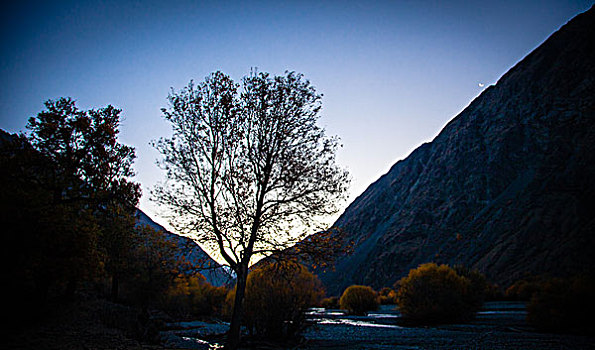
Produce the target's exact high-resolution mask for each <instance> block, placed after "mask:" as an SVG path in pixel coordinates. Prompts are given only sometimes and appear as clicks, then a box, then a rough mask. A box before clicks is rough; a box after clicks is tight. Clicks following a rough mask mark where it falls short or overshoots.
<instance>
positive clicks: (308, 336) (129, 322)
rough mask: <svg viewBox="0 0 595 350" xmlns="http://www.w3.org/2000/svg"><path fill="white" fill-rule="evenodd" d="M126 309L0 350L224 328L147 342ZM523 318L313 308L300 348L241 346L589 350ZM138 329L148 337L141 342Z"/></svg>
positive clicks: (52, 318)
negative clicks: (446, 318)
mask: <svg viewBox="0 0 595 350" xmlns="http://www.w3.org/2000/svg"><path fill="white" fill-rule="evenodd" d="M129 312H131V311H130V309H128V308H126V307H123V306H121V305H117V304H111V303H108V302H105V301H96V302H92V303H88V302H87V303H75V304H72V305H70V306H68V307H66V308H61V310H60V312H57V310H54V315H52V314H50V315H49V316H48V317H47V318H46V319H45V321H44V322H38V323H37V324H35V323H33V324H31V325H30V326H29V327H26V330H23V329H21V330H18V329H11V328H5V329H4V332H3V333H5V334H4V335H3V336H2V339H3V341H2V342H1V343H0V348H2V349H151V350H153V349H155V350H156V349H217V348H221V344H222V343H223V336H222V335H221V334H222V333H224V332H225V331H226V330H227V327H228V324H226V323H223V322H216V321H213V322H204V321H193V322H161V323H160V324H159V328H160V332H159V333H158V334H157V335H158V337H159V339H160V342H159V343H152V342H151V341H149V340H150V338H151V336H150V334H151V332H153V330H152V329H151V327H140V326H139V325H138V314H133V313H131V314H130V315H125V316H124V317H117V318H116V317H113V315H114V314H118V315H120V316H122V314H123V313H124V314H126V313H129ZM525 316H526V310H525V307H524V304H522V303H517V302H495V303H487V304H486V305H485V307H484V309H483V310H482V311H481V312H480V313H479V314H478V316H477V318H476V320H474V321H473V322H470V323H468V324H458V325H445V326H435V327H403V326H401V325H399V323H400V315H399V313H398V311H395V310H394V307H393V306H383V307H382V308H381V309H380V310H379V311H377V312H373V313H370V314H368V315H367V316H360V317H356V316H347V315H345V314H344V313H343V312H342V311H340V310H324V309H313V310H312V311H311V312H310V314H309V316H308V317H309V319H310V321H311V322H312V324H313V326H312V327H310V328H309V329H308V330H307V331H306V332H305V333H304V339H303V341H302V342H301V343H299V344H293V345H291V346H286V347H282V346H279V345H276V344H273V343H270V344H269V343H266V342H260V343H258V344H250V345H247V346H246V347H244V349H283V348H288V349H304V350H314V349H328V350H330V349H337V350H339V349H340V350H349V349H495V350H496V349H535V350H537V349H540V350H541V349H545V350H548V349H552V350H553V349H556V350H564V349H569V350H570V349H573V350H574V349H595V337H593V336H591V337H589V336H579V335H568V334H566V335H564V334H549V333H539V332H536V331H534V330H533V329H531V328H530V327H529V326H527V324H526V322H525ZM114 320H118V321H114ZM139 331H140V332H145V333H146V338H145V340H142V339H143V335H142V334H140V336H139V333H138V332H139ZM155 331H156V330H155ZM135 339H141V340H140V341H139V340H135Z"/></svg>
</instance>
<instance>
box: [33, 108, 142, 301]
mask: <svg viewBox="0 0 595 350" xmlns="http://www.w3.org/2000/svg"><path fill="white" fill-rule="evenodd" d="M45 106H46V110H44V111H42V112H40V113H39V114H38V115H37V116H36V117H32V118H30V119H29V123H28V124H27V128H28V129H30V130H31V134H30V136H29V139H30V141H31V144H32V145H33V147H34V149H35V150H37V151H38V152H39V153H40V154H41V156H43V157H45V158H46V159H48V160H50V161H51V163H52V167H51V168H52V169H53V172H52V174H51V180H50V181H48V182H47V183H46V186H48V187H49V190H50V191H51V193H52V204H53V205H57V206H60V205H68V206H69V208H71V210H74V211H80V212H82V211H85V212H89V213H91V215H93V217H94V218H95V220H96V222H97V224H98V225H99V227H100V234H99V236H98V237H97V240H98V243H99V252H100V253H102V256H103V258H104V260H105V267H106V270H107V272H108V273H109V274H110V275H111V277H112V298H114V299H116V298H117V296H118V285H119V278H120V275H121V272H122V269H123V265H124V260H125V258H126V254H127V252H129V251H130V249H131V244H132V233H133V230H134V219H133V214H134V212H135V210H136V209H135V208H136V205H137V203H138V200H139V198H140V185H139V184H137V183H133V182H131V181H129V180H128V178H129V177H131V176H132V175H134V172H133V169H132V163H133V161H134V158H135V154H134V148H132V147H129V146H126V145H122V144H120V143H119V142H118V140H117V136H118V132H119V130H118V128H119V124H120V113H121V110H119V109H116V108H114V107H113V106H111V105H110V106H107V107H105V108H101V109H96V110H94V109H92V110H88V111H81V110H79V109H78V108H77V107H76V104H75V101H74V100H72V99H70V98H60V99H59V100H57V101H51V100H50V101H47V102H46V103H45ZM75 231H76V228H75ZM75 282H76V280H73V281H72V282H71V284H72V287H73V288H74V283H75Z"/></svg>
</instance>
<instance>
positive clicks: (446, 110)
mask: <svg viewBox="0 0 595 350" xmlns="http://www.w3.org/2000/svg"><path fill="white" fill-rule="evenodd" d="M592 4H593V1H554V0H544V1H518V0H517V1H507V0H504V1H423V0H420V1H383V2H382V1H378V2H374V1H308V0H302V1H203V2H201V1H122V0H120V1H43V2H32V1H11V2H4V4H3V5H0V8H1V11H0V17H1V20H0V42H1V45H0V50H1V58H2V59H1V61H0V62H1V63H0V79H1V80H0V81H1V83H2V84H0V128H2V129H4V130H6V131H8V132H11V133H14V132H20V131H23V132H26V129H25V125H26V123H27V119H28V118H29V117H31V116H34V115H36V114H37V113H38V112H40V111H41V110H43V108H44V106H43V102H44V101H46V100H48V99H57V98H59V97H62V96H70V97H72V98H74V99H75V100H76V101H77V105H78V106H79V108H81V109H90V108H101V107H105V106H107V105H108V104H112V105H114V106H116V107H118V108H121V109H122V110H123V112H122V115H123V117H124V120H123V122H122V125H121V133H120V140H121V142H123V143H125V144H128V145H131V146H134V147H135V148H136V154H137V157H138V158H137V160H136V162H135V170H136V172H137V175H136V176H135V178H134V180H135V181H138V182H140V183H141V184H142V189H143V197H142V199H141V202H140V208H141V209H142V210H143V211H145V212H146V213H147V214H148V215H149V216H150V217H152V218H153V219H154V220H155V221H157V222H159V223H161V224H163V225H165V226H166V227H167V226H168V225H167V223H166V222H165V220H164V219H163V218H162V217H160V215H159V213H160V211H161V209H160V208H158V207H157V206H156V205H155V204H153V203H152V202H151V201H150V198H149V197H150V196H149V191H150V189H151V188H152V187H153V186H154V184H155V183H156V182H157V181H162V180H164V176H165V175H164V173H163V172H161V171H160V170H159V168H158V167H157V166H156V165H155V161H156V160H157V159H158V158H159V154H158V153H157V152H156V151H155V150H154V149H153V148H152V147H151V146H150V145H149V143H150V142H151V141H152V140H156V139H158V138H160V137H167V136H169V135H170V126H169V125H168V124H167V123H166V122H165V121H164V120H163V118H162V115H161V112H160V110H161V108H162V107H167V101H166V98H167V95H168V93H169V92H170V89H171V88H174V89H175V90H179V89H181V88H183V87H184V86H185V85H186V84H188V82H189V81H190V80H191V79H194V80H195V81H202V80H203V79H204V78H205V77H206V76H207V75H209V74H210V73H211V72H214V71H216V70H221V71H223V72H225V73H227V74H229V75H231V77H232V78H234V79H235V80H237V81H239V80H240V79H241V78H242V77H243V76H244V75H246V74H248V73H249V72H250V70H251V69H252V68H254V67H256V68H258V70H259V71H265V72H270V73H271V74H282V73H283V72H285V71H286V70H289V71H297V72H300V73H303V74H304V75H305V77H306V78H308V79H309V80H310V81H311V82H312V84H313V85H314V86H315V87H316V89H317V91H318V92H320V93H322V94H324V97H323V109H322V112H321V119H320V124H321V125H322V126H324V127H325V128H326V130H327V133H328V134H329V135H337V136H339V137H340V139H341V142H342V144H343V147H342V148H341V149H340V151H339V153H338V162H339V164H340V165H342V166H343V167H345V168H347V169H348V170H349V171H350V173H351V177H352V183H351V189H350V199H349V200H348V201H347V202H345V203H344V207H346V206H347V205H348V204H349V203H350V202H351V201H352V200H353V199H355V197H357V195H359V194H361V193H362V192H363V191H364V190H365V189H366V188H367V187H368V186H369V185H370V184H371V183H372V182H374V181H375V180H377V179H378V178H379V177H380V176H381V175H382V174H384V173H386V172H387V171H388V170H389V169H390V167H391V166H392V165H393V164H394V163H395V162H396V161H398V160H400V159H403V158H405V157H406V156H407V155H408V154H409V153H411V151H413V150H414V149H415V148H417V147H418V146H419V145H421V144H422V143H424V142H428V141H431V140H432V139H433V138H434V137H435V136H436V135H437V134H438V133H439V131H440V130H441V129H442V128H443V127H444V125H446V123H447V122H448V121H449V120H451V119H452V118H453V117H454V116H456V115H457V114H458V113H459V112H461V111H462V110H463V109H464V108H465V107H466V106H467V105H468V104H469V103H470V102H471V101H472V100H473V99H474V98H475V97H476V96H478V95H479V94H480V93H481V92H482V91H483V89H485V88H486V87H488V86H489V85H491V84H495V83H496V81H497V80H498V79H499V78H500V77H501V76H502V75H503V74H504V73H505V72H506V71H507V70H508V69H510V68H511V67H512V66H513V65H514V64H515V63H517V62H518V61H519V60H521V59H522V58H523V57H524V56H526V55H527V54H528V53H529V52H530V51H532V50H533V49H534V48H535V47H537V46H538V45H539V44H540V43H542V42H543V41H544V40H545V39H546V38H547V37H548V36H549V35H551V34H552V33H553V32H554V31H556V30H557V29H559V28H560V27H561V26H562V25H563V24H565V23H566V22H567V21H568V20H570V19H571V18H572V17H574V16H575V15H577V14H579V13H581V12H584V11H586V10H587V9H589V8H590V7H591V6H592Z"/></svg>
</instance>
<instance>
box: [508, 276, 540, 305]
mask: <svg viewBox="0 0 595 350" xmlns="http://www.w3.org/2000/svg"><path fill="white" fill-rule="evenodd" d="M540 284H541V283H538V282H536V281H527V280H518V281H516V282H514V283H513V284H512V285H511V286H510V287H508V288H507V289H506V292H505V295H506V299H509V300H519V301H529V300H531V297H532V296H533V294H534V293H535V292H536V291H537V290H538V288H539V285H540Z"/></svg>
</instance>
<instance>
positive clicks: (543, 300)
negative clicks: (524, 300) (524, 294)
mask: <svg viewBox="0 0 595 350" xmlns="http://www.w3.org/2000/svg"><path fill="white" fill-rule="evenodd" d="M594 296H595V279H593V277H585V276H581V277H574V278H570V279H550V280H546V281H543V282H542V283H541V284H540V285H539V287H538V289H537V291H536V292H535V293H534V294H533V297H532V298H531V301H530V302H529V304H528V307H527V311H528V314H527V321H528V322H529V324H531V325H533V326H534V327H536V328H538V329H539V330H542V331H548V332H573V333H582V334H594V333H595V321H594V320H593V314H594V313H595V299H593V297H594Z"/></svg>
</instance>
